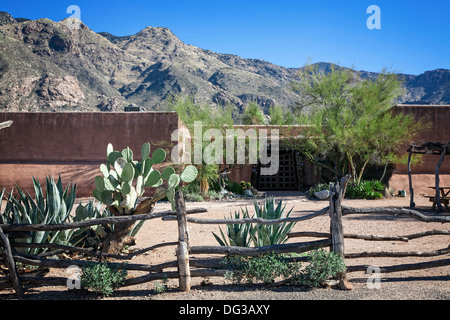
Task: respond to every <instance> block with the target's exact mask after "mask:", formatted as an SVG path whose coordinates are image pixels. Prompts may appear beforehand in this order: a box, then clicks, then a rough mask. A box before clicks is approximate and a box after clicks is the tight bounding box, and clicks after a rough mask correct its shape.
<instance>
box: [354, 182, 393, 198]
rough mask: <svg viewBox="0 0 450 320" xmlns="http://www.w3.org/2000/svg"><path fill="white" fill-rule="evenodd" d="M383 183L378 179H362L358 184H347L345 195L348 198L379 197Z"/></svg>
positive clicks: (382, 189)
mask: <svg viewBox="0 0 450 320" xmlns="http://www.w3.org/2000/svg"><path fill="white" fill-rule="evenodd" d="M384 189H385V185H384V184H383V183H381V182H380V181H379V180H363V181H361V182H360V183H359V184H355V185H353V184H349V185H348V186H347V191H346V193H345V196H346V197H347V198H350V199H368V200H373V199H381V198H383V194H382V192H383V191H384Z"/></svg>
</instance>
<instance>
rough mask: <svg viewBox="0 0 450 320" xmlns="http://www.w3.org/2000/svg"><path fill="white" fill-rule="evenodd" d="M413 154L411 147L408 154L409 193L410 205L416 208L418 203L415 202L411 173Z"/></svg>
mask: <svg viewBox="0 0 450 320" xmlns="http://www.w3.org/2000/svg"><path fill="white" fill-rule="evenodd" d="M411 156H412V149H411V148H409V154H408V181H409V194H410V200H409V206H410V207H411V208H415V206H416V204H415V202H414V189H413V186H412V175H411Z"/></svg>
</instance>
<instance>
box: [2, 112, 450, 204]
mask: <svg viewBox="0 0 450 320" xmlns="http://www.w3.org/2000/svg"><path fill="white" fill-rule="evenodd" d="M395 108H396V110H397V111H398V112H402V113H406V114H411V115H413V116H415V117H417V118H421V117H423V118H425V119H427V120H428V121H429V122H430V123H431V128H430V129H429V130H427V131H424V132H422V133H421V134H420V135H418V136H417V137H416V138H415V139H414V141H411V142H410V143H411V144H414V145H421V144H422V143H424V142H444V141H446V142H449V141H450V129H449V128H450V125H449V124H450V106H449V105H398V106H396V107H395ZM8 120H12V121H13V124H12V125H11V126H10V127H9V128H6V129H3V130H0V190H1V189H2V188H6V190H7V191H8V192H9V191H11V190H12V188H14V187H15V186H16V185H17V186H19V187H20V188H21V189H23V190H28V191H29V192H30V194H31V195H34V191H33V190H34V189H33V181H32V177H36V178H38V179H39V181H40V182H41V184H43V185H45V178H46V176H52V177H54V178H55V179H57V178H58V176H61V178H62V181H63V184H64V185H66V184H67V183H69V182H70V183H76V184H77V197H92V191H93V190H94V189H95V185H94V178H95V176H97V175H99V174H100V171H99V167H100V164H102V163H105V161H106V147H107V145H108V143H112V145H113V146H114V149H115V150H122V149H124V148H126V147H127V146H129V147H130V148H131V149H132V150H134V151H135V153H136V155H135V157H136V159H138V160H139V157H140V149H141V146H142V144H143V143H145V142H147V141H150V143H151V145H152V151H153V150H155V149H156V148H160V147H163V148H165V149H167V150H170V149H171V148H172V147H173V146H174V144H175V143H174V142H172V140H171V138H172V137H171V135H172V133H173V132H174V131H175V130H176V129H179V128H182V127H184V125H183V124H182V123H181V121H180V120H179V118H178V115H177V113H176V112H63V113H45V112H39V113H31V112H7V113H4V112H0V123H1V122H5V121H8ZM250 127H251V128H255V129H264V128H265V129H269V132H270V129H278V130H279V131H280V138H281V139H283V138H285V137H301V138H305V137H303V136H302V129H303V127H301V126H235V129H236V128H242V129H243V130H244V131H245V130H247V129H248V128H250ZM408 146H409V144H407V145H405V148H404V153H407V148H408ZM438 158H439V157H436V156H435V155H424V158H423V160H424V162H423V164H422V165H420V166H413V167H412V182H413V188H414V190H415V194H416V195H420V194H431V193H432V190H431V189H429V187H430V186H434V179H435V175H434V172H435V167H436V163H437V161H438V160H439V159H438ZM315 172H316V170H315V168H314V166H313V165H312V164H311V163H309V162H308V161H307V160H306V159H305V157H303V156H302V155H301V154H299V153H298V152H295V151H292V150H286V149H280V168H279V171H278V173H277V174H276V175H275V176H262V175H261V174H260V165H241V166H236V167H234V168H233V169H232V172H231V173H230V175H229V178H231V179H232V180H234V181H236V182H240V181H242V180H244V181H250V182H252V185H253V186H255V187H256V188H257V189H259V190H263V191H268V190H299V189H303V190H305V189H307V188H308V187H310V186H312V185H314V184H315V183H316V182H318V177H317V176H316V174H315ZM440 179H441V185H442V186H450V157H447V158H445V160H444V163H443V164H442V165H441V167H440ZM388 185H389V187H390V188H392V189H394V190H395V192H397V191H398V190H405V191H407V190H409V182H408V172H407V167H406V165H397V166H396V168H395V170H394V172H393V173H392V176H391V177H390V180H389V182H388Z"/></svg>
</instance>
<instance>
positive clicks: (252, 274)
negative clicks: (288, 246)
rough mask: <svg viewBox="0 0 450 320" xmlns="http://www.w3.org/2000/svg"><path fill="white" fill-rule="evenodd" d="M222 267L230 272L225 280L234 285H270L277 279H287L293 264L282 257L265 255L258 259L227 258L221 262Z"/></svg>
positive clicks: (271, 254) (272, 254)
mask: <svg viewBox="0 0 450 320" xmlns="http://www.w3.org/2000/svg"><path fill="white" fill-rule="evenodd" d="M221 265H222V267H223V268H226V269H230V270H232V271H230V272H228V273H227V274H226V277H227V279H230V280H232V281H233V282H236V283H241V282H243V281H245V282H246V283H255V282H257V281H260V282H263V283H266V284H270V283H273V282H275V279H276V278H278V277H283V278H286V277H289V274H290V272H291V269H292V268H293V267H294V264H293V263H291V262H288V261H287V260H286V259H285V257H284V256H283V255H279V254H274V253H270V254H266V255H263V256H259V257H251V258H244V257H238V256H231V257H227V258H225V259H224V260H223V261H222V264H221Z"/></svg>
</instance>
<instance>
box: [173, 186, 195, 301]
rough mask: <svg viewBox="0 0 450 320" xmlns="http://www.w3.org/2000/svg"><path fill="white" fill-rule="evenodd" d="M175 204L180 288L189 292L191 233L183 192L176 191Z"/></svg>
mask: <svg viewBox="0 0 450 320" xmlns="http://www.w3.org/2000/svg"><path fill="white" fill-rule="evenodd" d="M175 206H176V211H177V221H178V248H177V260H178V273H179V280H180V290H181V291H183V292H188V291H190V290H191V270H190V268H189V235H188V230H187V218H186V205H185V203H184V197H183V193H182V192H181V191H177V192H176V193H175Z"/></svg>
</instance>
